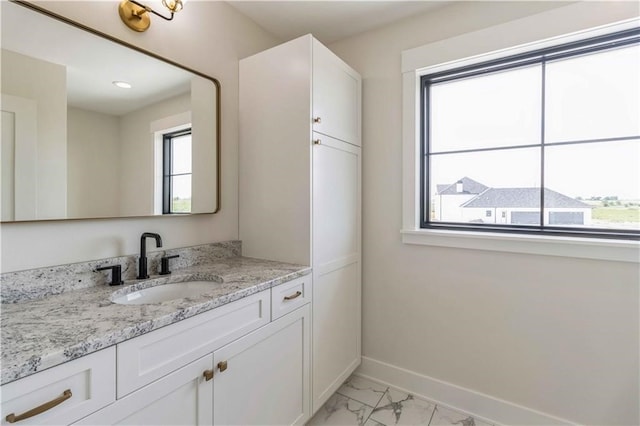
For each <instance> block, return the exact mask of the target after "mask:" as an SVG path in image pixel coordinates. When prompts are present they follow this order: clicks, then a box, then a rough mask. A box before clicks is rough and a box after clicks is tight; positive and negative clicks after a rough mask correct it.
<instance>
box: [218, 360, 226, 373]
mask: <svg viewBox="0 0 640 426" xmlns="http://www.w3.org/2000/svg"><path fill="white" fill-rule="evenodd" d="M226 369H227V361H220V362H219V363H218V370H220V372H223V371H224V370H226Z"/></svg>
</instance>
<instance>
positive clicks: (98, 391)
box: [0, 348, 116, 425]
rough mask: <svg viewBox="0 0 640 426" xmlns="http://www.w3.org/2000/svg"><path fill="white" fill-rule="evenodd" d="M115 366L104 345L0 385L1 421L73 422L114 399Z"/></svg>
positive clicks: (33, 422)
mask: <svg viewBox="0 0 640 426" xmlns="http://www.w3.org/2000/svg"><path fill="white" fill-rule="evenodd" d="M115 370H116V354H115V348H107V349H103V350H101V351H98V352H95V353H93V354H90V355H87V356H84V357H81V358H78V359H76V360H73V361H69V362H67V363H64V364H62V365H59V366H56V367H53V368H50V369H48V370H44V371H42V372H39V373H37V374H34V375H31V376H28V377H25V378H23V379H20V380H16V381H14V382H11V383H8V384H6V385H3V386H2V388H0V392H1V393H2V422H1V424H2V425H8V424H12V423H17V424H20V425H61V424H69V423H73V422H74V421H76V420H79V419H81V418H82V417H84V416H86V415H88V414H90V413H93V412H94V411H96V410H98V409H100V408H102V407H104V406H106V405H107V404H110V403H112V402H113V401H115V399H116V387H115V380H114V378H115ZM9 420H13V421H12V422H10V421H9Z"/></svg>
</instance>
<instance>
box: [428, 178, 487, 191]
mask: <svg viewBox="0 0 640 426" xmlns="http://www.w3.org/2000/svg"><path fill="white" fill-rule="evenodd" d="M458 183H462V192H458V191H457V188H456V184H458ZM487 189H489V187H488V186H485V185H483V184H481V183H480V182H476V181H475V180H473V179H471V178H468V177H466V176H465V177H463V178H462V179H460V180H458V181H457V182H455V183H448V184H445V185H436V191H437V193H438V195H455V194H480V193H482V192H484V191H486V190H487Z"/></svg>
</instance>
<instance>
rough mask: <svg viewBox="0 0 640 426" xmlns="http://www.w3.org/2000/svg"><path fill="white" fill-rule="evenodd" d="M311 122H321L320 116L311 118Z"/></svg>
mask: <svg viewBox="0 0 640 426" xmlns="http://www.w3.org/2000/svg"><path fill="white" fill-rule="evenodd" d="M313 122H314V123H318V124H320V123H322V118H320V117H315V118H314V119H313Z"/></svg>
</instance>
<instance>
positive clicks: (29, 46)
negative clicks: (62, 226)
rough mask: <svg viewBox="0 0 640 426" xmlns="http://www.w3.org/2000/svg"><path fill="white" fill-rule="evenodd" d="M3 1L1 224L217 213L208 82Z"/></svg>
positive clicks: (212, 85)
mask: <svg viewBox="0 0 640 426" xmlns="http://www.w3.org/2000/svg"><path fill="white" fill-rule="evenodd" d="M1 3H2V5H1V7H2V11H1V12H2V14H1V18H2V34H1V36H2V37H1V42H2V51H1V54H2V56H1V66H2V69H1V76H2V82H1V86H0V89H1V92H2V99H1V107H2V108H1V109H2V127H1V128H2V151H1V156H0V158H1V162H2V164H1V165H2V172H1V177H0V179H1V181H0V182H1V194H2V199H1V220H2V221H3V222H7V221H25V220H28V221H33V220H50V219H79V218H105V217H128V216H153V215H182V214H190V213H214V212H216V211H217V210H218V208H219V184H220V182H219V164H218V162H219V128H218V125H219V114H220V111H219V102H220V99H219V84H218V82H217V80H215V79H213V78H210V77H207V76H204V75H202V74H200V73H197V72H194V71H191V70H187V69H185V68H183V67H181V66H179V65H177V64H172V63H170V62H167V61H164V60H160V59H159V58H156V57H154V56H152V55H150V54H146V53H144V52H141V51H139V50H136V49H134V48H131V47H130V46H126V45H123V44H121V43H119V42H117V41H115V40H112V39H110V38H108V37H107V36H103V35H98V34H97V33H94V32H93V31H92V30H87V29H81V28H79V27H77V26H74V25H71V24H70V23H68V22H63V21H61V20H60V19H56V18H57V17H54V16H52V15H51V14H49V13H42V11H35V10H32V9H31V8H32V6H30V7H29V8H27V7H25V6H24V5H20V4H16V3H13V2H11V3H10V2H1Z"/></svg>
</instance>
